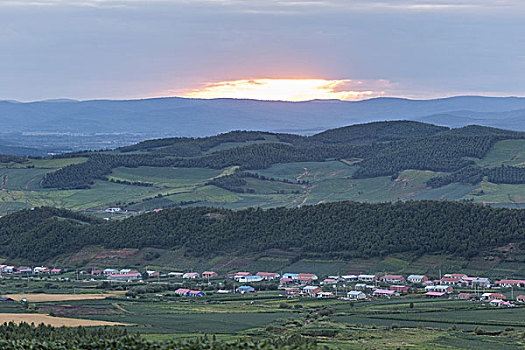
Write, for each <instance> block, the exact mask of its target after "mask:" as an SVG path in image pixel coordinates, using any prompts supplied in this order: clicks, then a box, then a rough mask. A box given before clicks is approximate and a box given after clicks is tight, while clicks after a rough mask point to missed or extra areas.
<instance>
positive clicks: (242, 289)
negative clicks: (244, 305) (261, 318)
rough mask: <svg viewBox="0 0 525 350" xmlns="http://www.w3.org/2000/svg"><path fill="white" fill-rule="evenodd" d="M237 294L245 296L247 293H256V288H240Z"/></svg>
mask: <svg viewBox="0 0 525 350" xmlns="http://www.w3.org/2000/svg"><path fill="white" fill-rule="evenodd" d="M235 291H236V292H237V293H241V294H245V293H255V288H253V287H251V286H240V287H237V289H236V290H235Z"/></svg>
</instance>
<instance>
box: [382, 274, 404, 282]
mask: <svg viewBox="0 0 525 350" xmlns="http://www.w3.org/2000/svg"><path fill="white" fill-rule="evenodd" d="M380 281H381V282H384V283H404V282H405V278H404V277H403V276H401V275H384V276H383V277H381V278H380Z"/></svg>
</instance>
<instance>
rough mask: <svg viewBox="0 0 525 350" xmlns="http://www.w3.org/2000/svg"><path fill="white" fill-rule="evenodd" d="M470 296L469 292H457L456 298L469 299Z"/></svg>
mask: <svg viewBox="0 0 525 350" xmlns="http://www.w3.org/2000/svg"><path fill="white" fill-rule="evenodd" d="M471 298H472V296H471V295H470V293H459V294H458V299H460V300H470V299H471Z"/></svg>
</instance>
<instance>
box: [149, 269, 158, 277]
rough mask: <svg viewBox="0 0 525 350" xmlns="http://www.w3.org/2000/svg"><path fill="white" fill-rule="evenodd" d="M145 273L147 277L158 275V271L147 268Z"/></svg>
mask: <svg viewBox="0 0 525 350" xmlns="http://www.w3.org/2000/svg"><path fill="white" fill-rule="evenodd" d="M146 274H147V275H148V277H150V278H154V277H160V272H159V271H152V270H147V271H146Z"/></svg>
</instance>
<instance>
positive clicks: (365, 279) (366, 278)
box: [357, 275, 377, 282]
mask: <svg viewBox="0 0 525 350" xmlns="http://www.w3.org/2000/svg"><path fill="white" fill-rule="evenodd" d="M357 280H358V281H363V282H375V281H377V276H376V275H359V276H357Z"/></svg>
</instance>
